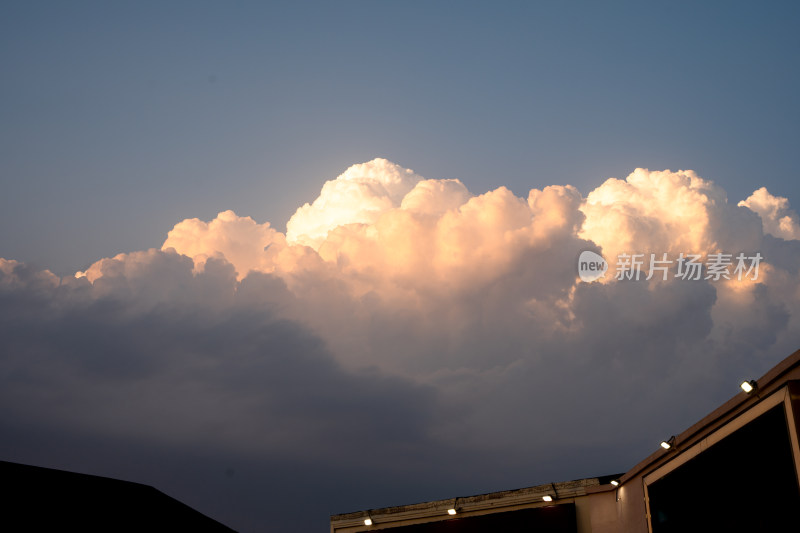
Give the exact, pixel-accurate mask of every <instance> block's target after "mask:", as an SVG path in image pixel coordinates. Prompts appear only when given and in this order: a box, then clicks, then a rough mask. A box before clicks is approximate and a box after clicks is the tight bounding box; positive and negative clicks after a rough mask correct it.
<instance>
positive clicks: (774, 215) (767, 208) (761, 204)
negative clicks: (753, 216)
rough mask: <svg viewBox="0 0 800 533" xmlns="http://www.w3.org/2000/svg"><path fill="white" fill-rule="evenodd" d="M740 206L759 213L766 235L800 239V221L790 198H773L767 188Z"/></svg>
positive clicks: (755, 193) (756, 192) (763, 188)
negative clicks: (790, 204)
mask: <svg viewBox="0 0 800 533" xmlns="http://www.w3.org/2000/svg"><path fill="white" fill-rule="evenodd" d="M739 205H740V206H742V207H746V208H748V209H750V210H751V211H753V212H755V213H758V216H760V217H761V222H762V223H763V224H764V233H768V234H769V235H772V236H774V237H779V238H781V239H786V240H792V239H794V240H797V239H800V220H799V219H798V217H797V213H795V212H794V211H792V210H791V209H790V207H789V200H788V198H783V197H781V196H773V195H771V194H770V193H769V191H768V190H767V188H766V187H761V188H760V189H757V190H755V191H754V192H753V194H751V195H750V196H749V197H748V198H747V199H746V200H742V201H741V202H739Z"/></svg>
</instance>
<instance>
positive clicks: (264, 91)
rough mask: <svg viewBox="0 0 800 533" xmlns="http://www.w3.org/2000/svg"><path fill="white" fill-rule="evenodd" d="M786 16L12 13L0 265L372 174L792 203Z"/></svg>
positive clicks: (532, 11) (790, 10)
mask: <svg viewBox="0 0 800 533" xmlns="http://www.w3.org/2000/svg"><path fill="white" fill-rule="evenodd" d="M797 20H798V8H797V6H796V5H795V4H793V3H791V2H776V3H768V4H767V5H759V6H754V5H753V4H752V3H729V2H726V3H702V4H698V3H680V2H677V3H676V2H671V3H669V4H665V5H662V6H645V5H642V4H641V3H627V4H626V3H612V4H606V3H604V4H602V5H600V4H592V3H550V2H520V3H514V2H509V3H504V4H501V5H489V4H488V3H474V2H464V3H445V2H442V3H429V2H402V3H401V2H396V3H388V2H378V3H376V2H338V3H327V2H322V3H262V2H254V3H250V2H235V3H222V2H169V3H166V4H165V3H162V2H139V3H135V4H134V3H129V4H122V3H115V4H108V3H104V2H70V3H68V4H62V3H55V2H43V3H34V4H31V3H27V2H12V3H9V4H6V5H5V7H4V16H3V17H2V22H0V25H2V27H1V28H0V29H2V32H0V33H1V34H2V36H0V64H2V66H3V72H4V75H3V77H2V78H3V79H2V82H0V113H2V117H3V120H2V127H0V135H2V143H0V144H1V145H2V148H0V150H2V154H1V157H0V161H1V162H0V165H1V166H0V179H2V182H3V188H4V190H5V194H3V196H2V199H1V200H0V202H2V203H1V204H0V216H1V217H2V219H0V224H2V227H3V228H4V229H3V231H2V232H0V250H2V253H3V255H4V256H8V257H13V258H17V259H20V260H25V261H33V262H35V263H36V264H37V265H39V266H41V267H43V268H50V269H53V270H54V271H56V272H58V273H61V274H66V273H70V272H73V271H75V270H78V269H79V268H84V267H86V266H88V264H89V263H91V262H93V261H95V260H96V259H99V258H100V257H104V256H109V255H113V254H115V253H118V252H122V251H129V250H134V249H144V248H149V247H153V246H155V247H157V246H159V245H160V243H161V242H162V241H163V239H164V237H165V232H166V230H168V229H169V228H171V227H172V225H173V224H175V223H176V222H177V221H179V220H181V219H183V218H187V217H200V218H204V219H207V218H209V217H211V216H213V215H214V214H216V212H218V211H221V210H223V209H228V208H230V209H233V210H235V211H236V212H237V213H240V214H243V215H250V216H252V217H254V218H255V219H256V220H259V221H270V222H271V223H272V224H273V225H274V226H275V227H277V228H282V227H283V225H284V224H285V223H286V221H287V220H288V218H289V217H290V216H291V214H292V213H293V212H294V210H295V209H296V208H297V207H298V206H299V205H301V204H302V203H304V202H309V201H311V200H313V198H314V197H315V196H316V194H317V192H318V191H319V187H320V186H321V184H322V182H323V181H324V180H326V179H331V178H333V177H335V176H336V175H338V174H339V173H341V172H342V171H343V170H344V169H345V168H347V167H348V166H349V165H351V164H354V163H359V162H363V161H367V160H370V159H372V158H374V157H386V158H388V159H390V160H392V161H395V162H398V163H400V164H402V165H404V166H406V167H408V168H412V169H414V170H415V171H417V172H418V173H420V174H422V175H424V176H426V177H431V178H458V179H460V180H462V181H463V182H464V183H465V184H467V186H468V187H469V188H470V189H471V190H473V191H477V192H483V191H486V190H490V189H493V188H496V187H498V186H500V185H505V186H508V187H510V188H511V189H512V190H514V191H515V192H517V193H518V194H524V193H526V192H527V190H528V189H530V188H533V187H542V186H544V185H549V184H567V183H569V184H573V185H575V186H576V187H578V188H579V190H580V191H581V192H582V193H583V194H584V195H586V194H587V193H588V192H590V191H591V190H592V189H594V188H595V187H597V186H598V185H599V184H601V183H602V182H603V181H604V180H605V179H606V178H608V177H612V176H615V177H625V176H626V175H627V174H628V173H629V172H631V171H632V170H633V169H634V168H636V167H646V168H650V169H654V170H655V169H657V170H663V169H667V168H669V169H672V170H678V169H693V170H696V171H697V172H698V173H699V174H700V175H701V176H703V177H705V178H708V179H711V180H714V181H715V182H717V183H720V184H722V185H723V186H724V187H725V189H726V190H727V192H728V194H729V195H730V197H731V200H732V201H737V202H738V201H739V200H742V199H744V198H745V197H746V196H747V195H749V194H750V193H751V192H752V191H753V190H754V189H755V188H757V187H756V186H766V187H767V188H768V189H769V191H770V192H771V193H773V194H776V195H779V196H784V197H788V198H789V199H790V201H791V200H793V199H794V198H795V197H798V196H800V195H798V186H797V185H796V181H797V180H795V179H794V178H795V174H796V168H797V167H796V165H795V158H794V156H795V149H796V146H798V141H800V139H798V128H797V123H798V96H797V94H798V91H797V90H796V88H797V85H798V79H799V78H798V63H797V61H796V57H797V51H798V46H799V45H800V37H798V35H797V32H796V31H794V28H795V27H796V23H797Z"/></svg>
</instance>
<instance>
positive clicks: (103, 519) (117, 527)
mask: <svg viewBox="0 0 800 533" xmlns="http://www.w3.org/2000/svg"><path fill="white" fill-rule="evenodd" d="M0 485H1V486H2V509H3V510H2V513H0V530H3V531H56V530H59V531H63V530H66V529H74V530H77V531H172V530H175V531H233V530H232V529H230V528H228V527H226V526H224V525H222V524H220V523H219V522H217V521H216V520H213V519H211V518H209V517H207V516H205V515H204V514H202V513H200V512H198V511H195V510H194V509H192V508H191V507H189V506H188V505H185V504H183V503H181V502H179V501H178V500H176V499H174V498H171V497H169V496H167V495H166V494H164V493H163V492H161V491H159V490H157V489H155V488H153V487H151V486H149V485H142V484H140V483H132V482H130V481H122V480H119V479H112V478H107V477H100V476H90V475H87V474H77V473H74V472H66V471H64V470H54V469H51V468H42V467H38V466H29V465H23V464H18V463H9V462H6V461H0Z"/></svg>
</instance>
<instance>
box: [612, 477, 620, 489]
mask: <svg viewBox="0 0 800 533" xmlns="http://www.w3.org/2000/svg"><path fill="white" fill-rule="evenodd" d="M611 484H612V485H614V486H615V487H619V481H617V480H616V479H612V480H611Z"/></svg>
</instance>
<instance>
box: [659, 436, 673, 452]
mask: <svg viewBox="0 0 800 533" xmlns="http://www.w3.org/2000/svg"><path fill="white" fill-rule="evenodd" d="M674 446H675V435H673V436H671V437H670V438H669V439H667V440H662V441H661V447H662V448H664V449H665V450H671V449H672V448H673V447H674Z"/></svg>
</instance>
